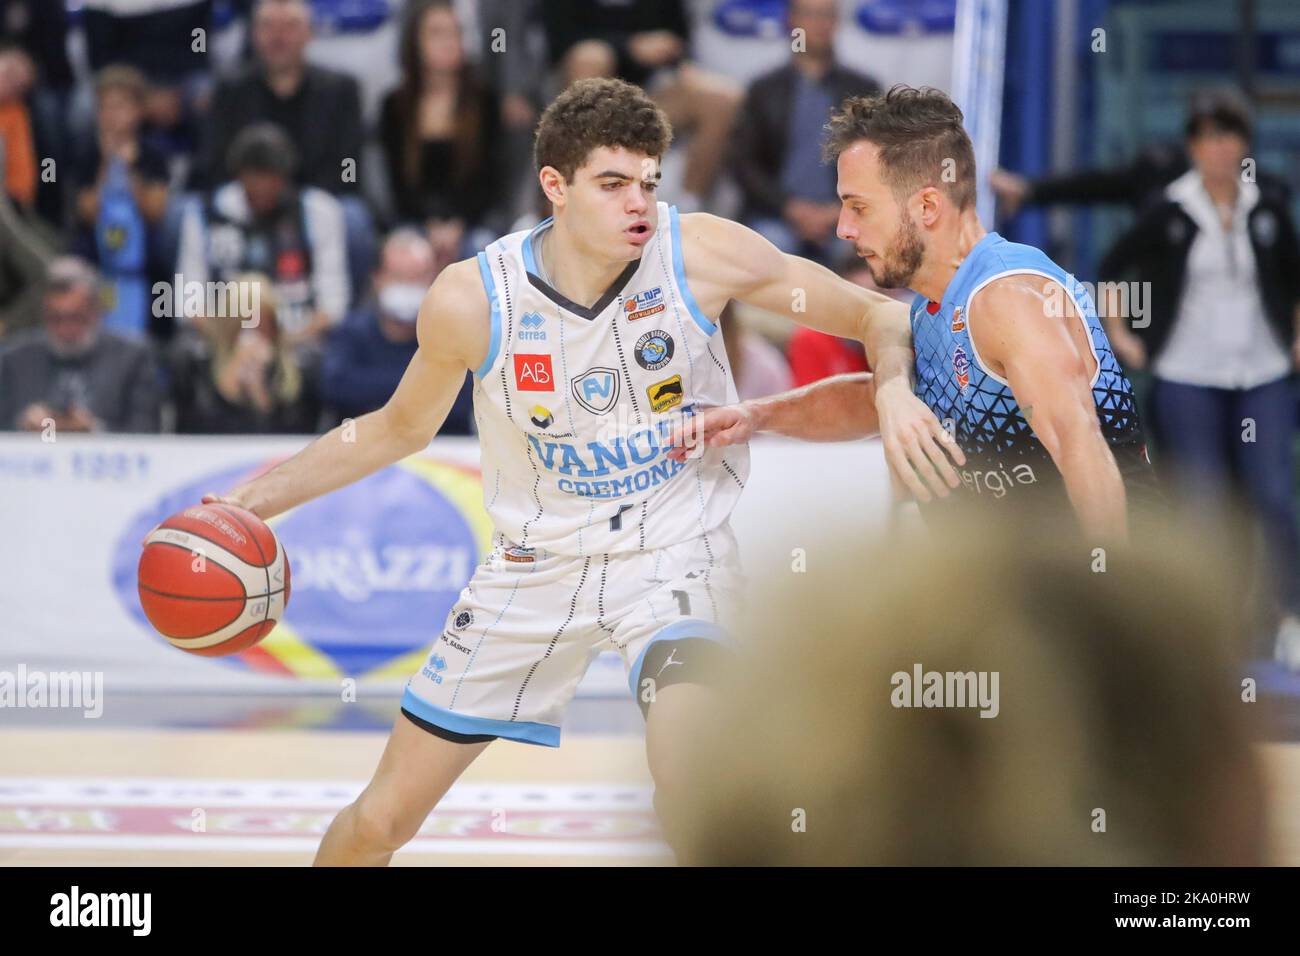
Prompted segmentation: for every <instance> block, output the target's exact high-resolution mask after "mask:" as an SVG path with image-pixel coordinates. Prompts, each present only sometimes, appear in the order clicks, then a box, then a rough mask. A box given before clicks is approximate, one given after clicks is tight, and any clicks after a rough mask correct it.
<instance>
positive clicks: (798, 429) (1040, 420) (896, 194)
mask: <svg viewBox="0 0 1300 956" xmlns="http://www.w3.org/2000/svg"><path fill="white" fill-rule="evenodd" d="M828 129H829V137H828V139H827V144H826V156H827V159H828V160H830V161H834V162H836V163H837V168H838V174H839V194H840V200H841V202H842V208H841V211H840V220H839V227H838V233H839V235H840V237H841V238H843V239H847V240H849V241H850V242H852V243H853V244H854V246H855V248H856V250H857V253H858V255H859V256H861V257H862V258H863V259H864V260H865V261H866V264H867V267H868V268H869V269H870V270H871V275H872V278H873V279H875V281H876V283H877V284H878V285H880V286H882V287H884V288H910V289H912V290H914V291H915V292H917V293H919V296H918V297H917V299H916V301H915V303H914V304H913V306H912V312H911V327H912V337H913V340H914V344H915V351H916V370H915V383H914V388H915V393H916V395H917V396H918V397H920V398H921V399H922V400H923V401H924V402H925V403H926V405H928V406H929V407H930V409H931V410H932V411H933V412H934V414H935V416H936V417H937V418H938V419H939V420H940V421H941V422H944V423H946V425H947V426H948V428H949V435H950V437H951V440H952V441H953V442H955V443H956V444H957V445H958V446H959V447H960V449H961V451H962V452H963V453H964V458H965V461H964V463H963V464H962V467H961V469H960V479H961V483H960V486H959V487H960V491H959V493H958V494H957V495H954V496H951V498H950V499H949V501H950V502H963V501H964V502H966V503H975V502H978V503H979V504H982V505H987V506H997V507H1001V508H1004V509H1006V508H1010V509H1013V510H1012V511H1011V512H1006V511H1004V512H1003V513H1005V514H1014V513H1016V512H1018V511H1022V510H1028V509H1029V507H1030V506H1033V507H1034V508H1035V509H1037V508H1038V506H1041V505H1046V506H1047V507H1048V508H1049V509H1050V508H1052V507H1053V506H1062V505H1064V506H1073V511H1074V515H1075V516H1076V518H1077V521H1078V525H1079V527H1080V528H1081V530H1082V531H1083V532H1084V533H1085V534H1087V535H1088V536H1089V537H1090V538H1091V539H1092V540H1112V541H1116V540H1123V539H1124V537H1125V535H1126V534H1127V519H1128V514H1127V498H1128V494H1127V492H1128V491H1134V492H1136V495H1135V497H1142V498H1145V497H1147V496H1148V495H1149V494H1150V492H1151V489H1152V483H1153V481H1154V479H1153V475H1152V469H1151V466H1150V462H1149V460H1148V458H1147V454H1146V444H1145V441H1144V439H1143V436H1142V430H1141V428H1140V426H1139V423H1138V417H1137V411H1136V407H1135V403H1134V399H1133V392H1132V389H1131V387H1130V386H1129V383H1128V380H1127V379H1126V378H1125V377H1124V374H1123V372H1122V371H1121V370H1120V367H1119V364H1118V363H1117V362H1116V360H1115V357H1114V355H1113V353H1112V351H1111V347H1110V343H1109V341H1107V338H1106V333H1105V332H1104V331H1103V329H1102V326H1101V323H1100V322H1099V321H1098V318H1097V313H1096V311H1095V309H1094V307H1093V303H1092V301H1091V299H1090V297H1089V294H1088V292H1087V291H1086V290H1085V289H1084V288H1083V287H1082V286H1081V285H1080V284H1079V283H1078V282H1076V281H1075V279H1074V277H1073V276H1071V275H1069V274H1068V273H1066V272H1065V270H1064V269H1062V268H1061V267H1060V266H1058V265H1057V264H1056V263H1055V262H1053V261H1052V260H1051V259H1049V258H1048V257H1047V256H1046V255H1044V254H1043V253H1042V252H1041V251H1039V250H1038V249H1035V248H1033V247H1031V246H1026V245H1020V244H1018V243H1012V242H1007V241H1006V240H1005V239H1003V238H1002V237H1001V236H999V235H998V234H997V233H994V232H987V231H986V230H985V229H984V227H983V226H982V225H981V224H980V221H979V216H978V214H977V213H976V210H975V154H974V150H973V148H972V146H971V141H970V137H969V136H968V135H967V134H966V131H965V129H963V127H962V114H961V110H960V109H958V108H957V106H956V105H955V104H954V103H953V102H952V101H951V100H950V99H949V98H948V97H947V96H946V95H945V94H943V93H942V92H940V91H938V90H933V89H924V90H917V89H913V88H911V87H907V86H901V85H900V86H895V87H894V88H893V89H891V90H890V91H889V92H888V93H886V94H884V95H882V96H877V97H862V98H855V99H849V100H847V101H845V103H844V105H843V107H842V109H841V110H840V112H839V113H837V114H836V115H835V116H834V117H833V118H832V120H831V122H830V124H829V127H828ZM907 387H908V383H907V382H906V381H905V380H904V379H903V378H902V377H897V378H892V379H891V380H890V381H888V382H885V381H881V380H879V379H878V378H877V379H874V380H873V379H872V377H871V376H870V375H854V376H841V377H838V378H833V379H828V380H826V381H823V382H819V383H815V384H813V385H811V386H807V387H804V388H802V389H799V390H797V391H794V392H790V393H786V394H784V395H779V396H774V397H772V398H768V399H763V400H759V401H752V402H747V403H744V404H741V405H733V406H730V407H727V408H717V409H710V410H707V411H705V412H704V413H703V414H701V415H700V416H698V417H697V418H695V419H694V420H693V421H692V422H691V423H690V425H691V432H692V437H691V440H692V441H697V442H699V443H700V444H702V445H703V446H704V447H709V448H718V447H726V446H727V445H729V444H731V443H733V442H746V441H748V439H749V437H750V436H751V435H752V434H753V433H754V432H755V431H773V432H777V433H781V434H786V435H791V436H795V437H802V438H808V439H812V440H821V441H829V440H839V439H848V438H856V437H863V436H866V435H870V434H874V433H875V432H876V431H877V430H879V431H880V432H881V435H882V437H883V439H884V442H885V449H886V454H887V457H888V458H889V461H890V464H891V466H892V467H893V469H894V471H895V473H896V474H897V476H898V477H899V478H901V479H902V480H903V481H904V482H905V483H906V484H907V485H908V487H909V488H910V489H911V490H912V491H913V492H914V494H915V496H916V497H917V498H918V499H919V501H920V502H921V503H922V504H923V507H924V506H925V505H926V504H927V503H929V502H931V500H932V495H931V493H930V491H929V488H930V487H933V486H934V485H935V483H936V478H937V476H936V474H935V473H934V471H933V469H932V466H931V463H930V461H929V459H928V457H927V456H926V455H920V454H915V453H912V452H911V449H909V448H908V447H907V446H909V445H910V444H911V443H912V442H914V441H916V440H917V439H916V437H915V434H914V433H913V432H911V431H910V430H909V429H907V428H900V427H897V424H896V423H894V422H891V421H890V420H889V416H890V415H891V410H892V408H893V407H894V406H893V405H892V404H891V402H890V401H889V400H888V396H889V393H891V392H893V391H894V390H901V389H906V388H907ZM873 397H874V401H873V400H872V399H873ZM900 442H901V444H900ZM673 454H674V455H675V456H677V457H681V456H683V455H684V451H683V450H682V449H678V450H676V451H675V452H674V453H673ZM909 463H910V465H912V466H916V465H919V468H917V467H909ZM945 476H946V471H945ZM1126 486H1127V488H1126ZM1036 513H1038V512H1037V511H1036ZM941 514H942V512H941Z"/></svg>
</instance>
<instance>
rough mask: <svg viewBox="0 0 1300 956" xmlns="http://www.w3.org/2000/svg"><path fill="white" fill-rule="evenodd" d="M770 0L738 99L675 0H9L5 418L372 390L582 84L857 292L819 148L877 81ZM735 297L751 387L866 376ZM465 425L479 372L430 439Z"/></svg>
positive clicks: (63, 419) (196, 420) (532, 184)
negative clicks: (841, 110)
mask: <svg viewBox="0 0 1300 956" xmlns="http://www.w3.org/2000/svg"><path fill="white" fill-rule="evenodd" d="M70 11H71V12H70ZM769 12H770V11H769ZM786 16H787V18H788V21H789V26H790V27H791V28H794V27H799V28H802V29H803V30H804V35H805V38H806V39H805V43H804V47H803V49H802V50H801V51H799V52H798V53H793V54H791V56H790V57H789V61H788V63H787V64H786V65H785V66H783V67H781V68H779V69H776V70H774V71H771V72H769V73H765V74H763V75H761V76H759V77H758V78H757V79H756V80H755V81H754V82H753V83H752V84H751V85H750V86H749V87H748V89H746V88H744V87H743V86H742V85H741V84H739V83H737V82H735V81H734V80H731V79H728V78H726V77H725V76H724V75H723V73H722V72H720V71H718V70H716V69H711V68H710V65H709V64H707V63H699V62H696V61H695V59H694V58H693V56H692V43H691V22H690V16H689V12H688V9H687V4H686V3H685V2H681V0H620V2H617V3H613V2H609V0H545V2H541V0H459V2H452V0H354V2H349V3H340V2H337V0H150V2H143V3H142V2H139V0H84V2H82V3H76V4H73V3H68V4H64V3H60V2H57V0H0V25H2V26H3V29H4V40H3V42H2V43H0V143H2V144H3V154H2V156H0V162H3V177H0V179H2V181H3V195H0V429H4V430H11V429H35V430H39V429H41V428H43V427H46V426H45V424H43V423H50V422H52V423H53V425H54V427H55V428H56V429H64V430H68V431H97V430H103V431H110V432H112V431H157V430H163V431H176V432H185V433H251V432H286V433H311V432H315V431H321V430H324V429H326V428H329V427H331V426H332V425H334V424H336V423H337V422H339V421H340V420H342V419H344V418H347V417H350V416H355V415H359V414H363V413H365V412H367V411H370V410H372V409H374V408H377V407H379V406H380V405H382V404H383V403H384V401H385V400H386V399H387V398H388V396H389V395H390V394H391V393H392V390H393V389H394V388H395V386H396V384H397V381H398V380H399V378H400V377H401V374H402V371H403V370H404V369H405V367H406V364H407V362H408V361H409V359H410V357H411V355H412V354H413V353H414V350H415V347H416V343H415V317H416V312H417V310H418V307H419V304H420V301H421V298H422V295H423V291H424V290H425V289H427V288H428V286H429V284H430V283H431V282H432V281H433V279H434V278H435V277H436V276H437V274H438V272H439V271H440V270H441V269H442V268H443V267H444V266H446V265H447V264H448V263H450V262H453V261H456V260H457V259H460V258H463V257H466V256H470V255H473V254H474V253H475V252H476V251H477V250H478V249H481V248H482V247H483V246H484V245H485V244H487V243H488V242H490V241H492V240H493V239H494V238H496V237H497V236H499V235H502V234H504V233H506V232H508V231H511V230H512V229H517V228H524V227H527V226H529V225H532V224H533V223H535V222H536V221H537V220H538V219H539V218H541V217H542V216H543V215H545V214H546V210H545V209H544V208H543V205H544V204H543V201H542V197H541V194H540V190H539V189H538V188H537V186H536V178H535V173H534V171H533V169H532V157H531V137H532V129H533V125H534V124H535V122H536V120H537V117H538V115H539V113H540V110H541V109H542V108H543V107H544V106H545V104H546V102H548V101H549V100H550V99H551V98H552V97H553V96H554V95H555V94H556V93H557V92H559V91H560V90H561V89H563V88H564V87H565V86H566V85H568V84H569V83H571V82H573V81H574V80H576V79H579V78H583V77H589V76H608V75H617V76H620V77H622V78H624V79H627V80H630V81H632V82H636V83H639V84H642V85H644V86H645V88H646V89H647V90H649V91H650V92H651V93H652V94H653V95H654V97H655V99H656V101H657V102H658V103H660V105H661V106H662V107H663V109H664V110H665V112H666V113H667V114H668V115H669V117H670V119H671V120H672V122H673V124H674V128H675V130H676V131H677V132H678V138H679V141H680V142H681V144H682V145H681V146H680V148H679V156H678V161H677V163H676V165H675V166H674V170H675V173H674V175H675V176H676V179H675V181H674V183H673V188H672V190H671V192H669V193H668V196H669V198H670V199H671V201H672V202H674V203H675V204H676V205H677V206H678V207H679V208H680V209H682V210H684V211H689V210H693V209H711V210H714V211H719V212H723V213H725V214H729V215H733V216H737V217H741V218H743V219H744V220H745V221H747V222H749V223H750V224H751V225H753V226H754V227H755V228H756V229H759V230H761V231H762V232H763V233H764V234H765V235H767V236H769V237H770V238H771V239H772V240H773V241H774V242H775V243H777V244H778V245H780V246H781V247H782V248H783V249H787V250H789V251H793V252H799V253H802V254H805V255H809V256H812V257H814V258H817V259H819V260H820V261H823V262H825V263H826V264H827V265H831V266H833V267H836V268H837V269H838V270H839V271H840V273H841V274H842V275H845V276H847V277H848V278H850V279H852V280H853V281H856V282H861V283H863V284H866V285H871V278H870V274H869V272H868V271H867V270H866V269H864V268H861V267H860V265H859V263H857V261H856V260H854V259H853V258H852V256H851V250H849V249H848V247H847V245H846V244H843V243H841V242H840V241H839V240H837V239H836V238H835V235H834V232H835V220H836V216H837V211H838V201H837V199H836V196H835V181H834V171H833V170H831V169H829V168H828V167H826V166H823V165H822V164H821V161H820V156H819V150H820V140H821V125H822V123H823V122H824V118H825V117H826V116H827V115H828V114H829V112H830V110H831V108H832V107H833V106H834V105H835V104H837V103H838V102H839V101H840V100H842V99H843V98H844V97H845V96H847V95H850V94H855V93H865V92H871V91H874V90H877V89H878V88H879V84H878V82H877V81H876V80H875V79H873V78H871V77H869V76H867V75H864V74H862V73H859V72H856V71H854V70H851V69H849V68H848V67H846V66H844V65H843V64H840V63H837V62H836V59H835V54H834V49H833V40H834V34H835V31H836V29H837V28H838V26H839V10H838V7H837V3H836V0H793V2H792V3H791V4H790V5H789V8H788V11H787V13H786ZM676 148H677V147H675V149H676ZM252 310H255V311H256V318H255V319H254V317H253V316H252V315H251V314H250V312H251V311H252ZM733 312H734V313H735V314H733V316H732V319H733V321H731V322H729V323H727V325H728V333H727V334H728V338H727V345H728V349H729V351H730V352H731V353H732V355H733V356H734V359H733V364H734V365H735V369H736V373H737V376H738V379H739V385H740V391H741V394H742V397H749V396H757V395H763V394H768V393H771V392H775V391H780V390H783V389H785V388H788V387H790V386H791V385H800V384H805V383H807V382H810V381H814V380H816V379H817V378H821V377H824V376H825V375H829V374H835V373H838V372H847V371H860V370H865V369H866V367H867V364H866V359H865V356H864V354H863V351H862V347H861V345H860V343H855V342H849V341H846V340H840V339H836V338H833V337H829V336H825V335H822V334H820V333H813V332H810V331H807V330H800V331H797V332H794V333H793V334H791V330H789V329H787V328H782V327H780V326H777V325H773V324H772V323H765V322H764V321H763V317H762V316H754V315H750V316H747V315H745V314H743V313H744V310H743V309H739V308H737V309H734V310H733ZM234 319H238V320H239V321H233V320H234ZM472 430H473V420H472V409H471V404H470V397H469V380H468V379H467V383H466V388H465V390H464V391H463V392H462V395H461V398H460V400H459V401H458V402H457V404H456V407H455V408H454V409H453V411H452V413H451V416H450V418H449V420H448V422H447V424H446V426H445V428H444V433H447V434H470V433H472Z"/></svg>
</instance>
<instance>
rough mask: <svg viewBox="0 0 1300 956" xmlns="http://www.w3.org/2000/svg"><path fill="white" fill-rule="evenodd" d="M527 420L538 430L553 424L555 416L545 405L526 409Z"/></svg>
mask: <svg viewBox="0 0 1300 956" xmlns="http://www.w3.org/2000/svg"><path fill="white" fill-rule="evenodd" d="M528 420H529V421H530V422H532V423H533V424H534V425H536V426H537V427H538V428H550V427H551V425H552V424H554V422H555V416H554V415H552V414H551V410H550V409H549V408H547V407H546V406H545V405H534V406H533V407H532V408H530V409H528Z"/></svg>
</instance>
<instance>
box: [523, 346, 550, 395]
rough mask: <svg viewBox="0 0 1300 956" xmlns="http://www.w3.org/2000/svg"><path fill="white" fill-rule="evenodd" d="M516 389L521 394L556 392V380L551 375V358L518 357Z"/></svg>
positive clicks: (536, 356) (543, 356) (542, 356)
mask: <svg viewBox="0 0 1300 956" xmlns="http://www.w3.org/2000/svg"><path fill="white" fill-rule="evenodd" d="M515 388H517V389H519V391H521V392H553V391H555V379H554V378H553V377H552V375H551V357H550V356H549V355H522V354H521V355H516V356H515Z"/></svg>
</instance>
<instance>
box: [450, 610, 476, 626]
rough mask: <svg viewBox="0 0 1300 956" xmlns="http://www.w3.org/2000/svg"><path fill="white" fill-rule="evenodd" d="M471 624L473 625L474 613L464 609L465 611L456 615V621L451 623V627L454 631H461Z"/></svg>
mask: <svg viewBox="0 0 1300 956" xmlns="http://www.w3.org/2000/svg"><path fill="white" fill-rule="evenodd" d="M473 623H474V612H473V611H471V610H470V609H469V608H465V610H463V611H461V612H460V613H459V614H457V615H456V620H455V621H453V622H452V625H453V626H454V627H455V628H456V630H458V631H463V630H465V628H467V627H469V626H470V625H471V624H473Z"/></svg>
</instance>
